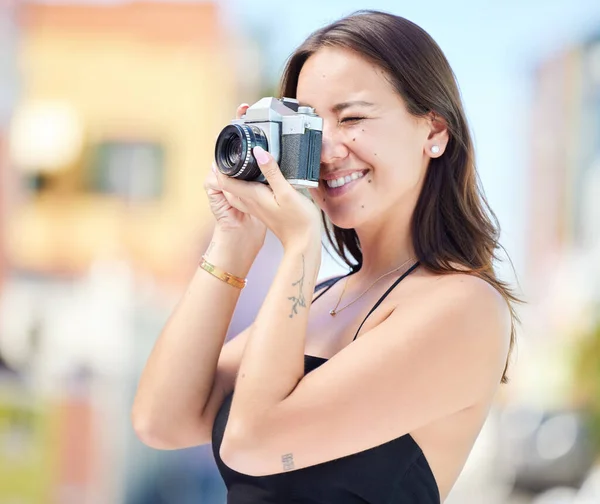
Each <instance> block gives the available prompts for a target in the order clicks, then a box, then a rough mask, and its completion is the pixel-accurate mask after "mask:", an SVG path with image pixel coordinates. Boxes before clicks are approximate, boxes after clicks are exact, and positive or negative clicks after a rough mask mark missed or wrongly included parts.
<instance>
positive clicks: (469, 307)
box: [415, 272, 510, 326]
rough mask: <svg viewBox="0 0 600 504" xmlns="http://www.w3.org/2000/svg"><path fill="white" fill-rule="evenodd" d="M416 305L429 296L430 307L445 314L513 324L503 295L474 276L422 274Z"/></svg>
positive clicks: (465, 274)
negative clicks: (446, 312) (455, 311)
mask: <svg viewBox="0 0 600 504" xmlns="http://www.w3.org/2000/svg"><path fill="white" fill-rule="evenodd" d="M421 277H422V278H421V282H420V285H419V287H418V289H417V290H418V292H417V294H418V295H417V299H416V300H415V301H416V302H422V301H423V300H424V299H423V298H422V297H421V296H423V297H427V298H428V302H429V303H430V306H432V307H436V308H438V309H440V310H442V312H445V311H449V310H459V311H461V312H463V313H464V312H467V313H469V314H471V315H472V316H474V317H477V316H485V317H486V318H488V320H490V317H491V320H493V321H495V322H497V323H499V324H500V325H501V326H504V325H505V324H506V323H507V322H508V323H509V325H510V310H509V307H508V304H507V302H506V300H505V299H504V297H503V296H502V294H501V293H500V292H499V291H498V289H496V288H495V287H494V286H493V285H491V284H490V283H489V282H487V281H486V280H484V279H483V278H481V277H479V276H477V275H474V274H471V273H448V274H443V275H440V274H434V273H430V272H425V273H423V274H422V275H421Z"/></svg>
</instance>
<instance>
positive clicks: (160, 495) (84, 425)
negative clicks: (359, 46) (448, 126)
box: [0, 0, 600, 504]
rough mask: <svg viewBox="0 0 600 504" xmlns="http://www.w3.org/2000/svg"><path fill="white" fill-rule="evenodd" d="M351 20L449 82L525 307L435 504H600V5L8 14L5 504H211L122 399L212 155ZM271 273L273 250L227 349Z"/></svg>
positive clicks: (192, 467) (189, 269) (0, 117)
mask: <svg viewBox="0 0 600 504" xmlns="http://www.w3.org/2000/svg"><path fill="white" fill-rule="evenodd" d="M361 8H376V9H381V10H387V11H390V12H393V13H395V14H399V15H402V16H404V17H407V18H409V19H411V20H412V21H415V22H416V23H418V24H419V25H421V26H422V27H423V28H425V29H426V30H427V31H428V32H429V33H430V34H431V35H432V36H433V37H434V38H435V39H436V40H437V42H438V43H439V44H440V46H441V47H442V49H443V50H444V52H445V53H446V55H447V57H448V59H449V60H450V63H451V65H452V66H453V68H454V71H455V73H456V76H457V78H458V81H459V84H460V87H461V91H462V94H463V98H464V102H465V107H466V111H467V115H468V118H469V120H470V123H471V127H472V130H473V133H474V138H475V145H476V149H477V155H478V167H479V172H480V177H481V180H482V183H483V186H484V189H485V191H486V194H487V196H488V199H489V201H490V203H491V206H492V207H493V208H494V210H495V211H496V213H497V215H498V217H499V219H500V223H501V225H502V242H503V244H504V245H505V247H506V250H507V251H508V254H509V256H510V258H511V259H512V262H513V264H514V271H516V275H515V273H514V272H513V268H512V267H511V264H510V262H509V261H508V260H504V261H502V262H500V263H499V264H498V269H499V271H500V273H501V275H502V276H503V278H505V279H506V280H509V281H511V282H516V281H517V279H518V282H519V290H520V293H521V295H522V296H523V297H524V298H525V299H526V301H527V304H526V305H524V306H523V307H522V308H520V314H521V318H522V320H523V323H522V325H521V326H520V328H519V337H518V346H517V350H516V352H515V357H514V359H513V365H512V370H511V373H510V375H511V383H510V384H509V385H508V386H504V387H502V390H501V392H500V393H499V395H498V399H497V401H496V405H495V407H494V408H493V411H492V412H491V414H490V417H489V421H488V422H487V424H486V426H485V428H484V430H483V431H482V433H481V435H480V437H479V439H478V441H477V444H476V446H475V448H474V450H473V452H472V455H471V457H470V459H469V461H468V463H467V465H466V467H465V470H464V472H463V474H462V476H461V479H460V480H459V482H458V483H457V485H456V487H455V489H454V491H453V493H452V495H451V496H450V498H449V499H448V500H447V502H449V503H451V504H476V503H477V504H479V503H481V504H504V503H507V504H508V503H510V504H524V503H531V504H591V503H600V1H599V0H505V1H503V2H492V1H491V0H489V1H486V0H462V1H453V2H447V1H442V0H430V1H428V2H395V1H391V0H389V1H384V0H379V1H375V0H372V1H370V2H368V3H364V2H357V1H354V0H345V1H341V0H339V1H330V2H322V1H316V0H303V1H301V2H289V3H284V2H275V1H260V0H253V1H252V2H250V1H242V0H228V1H225V0H222V1H214V2H210V1H202V2H201V1H186V2H183V1H162V2H161V1H139V2H137V1H136V2H131V1H130V2H126V1H119V0H110V1H109V0H104V1H101V0H94V1H92V0H78V1H76V0H73V1H26V0H21V1H19V0H0V504H71V503H73V504H75V503H76V504H88V503H89V504H91V503H94V504H96V503H97V504H188V503H196V504H200V503H210V504H212V503H219V504H220V503H224V502H225V488H224V485H223V483H222V480H221V479H220V476H219V475H218V473H217V471H216V467H215V465H214V460H213V457H212V453H211V450H210V447H209V446H202V447H197V448H193V449H188V450H180V451H174V452H161V451H156V450H153V449H150V448H148V447H145V446H144V445H142V444H141V442H140V441H139V440H138V439H137V438H136V437H135V435H134V432H133V430H132V427H131V423H130V417H129V415H130V407H131V403H132V399H133V395H134V392H135V388H136V386H137V379H138V377H139V374H140V372H141V369H142V366H143V365H144V363H145V360H146V358H147V356H148V354H149V352H150V349H151V347H152V345H153V343H154V341H155V340H156V338H157V337H158V335H159V333H160V331H161V329H162V326H163V324H164V323H165V321H166V319H167V317H168V315H169V313H170V311H171V309H172V308H173V307H174V305H175V303H176V302H177V300H178V298H179V296H180V295H181V294H182V293H183V291H184V289H185V287H186V284H187V282H188V280H189V279H190V278H191V276H192V274H193V272H194V271H195V268H196V265H197V262H198V259H199V257H200V255H201V253H202V252H203V251H204V247H205V246H206V243H207V240H208V238H209V236H210V233H211V218H210V214H209V210H208V204H207V202H206V199H205V195H204V191H203V189H202V183H203V180H204V178H205V176H206V173H207V171H208V170H209V169H210V164H211V160H212V155H213V146H214V140H215V137H216V135H217V134H218V132H219V131H220V129H221V128H222V127H223V126H224V125H225V124H226V123H227V122H229V121H230V120H231V119H232V118H233V115H234V114H235V109H236V107H237V105H238V104H239V103H242V102H247V103H253V102H254V101H256V100H257V99H259V98H260V97H262V96H270V95H273V94H274V93H276V89H277V82H278V78H279V75H280V73H281V71H282V69H283V66H284V62H285V59H286V58H287V56H288V55H289V54H290V53H291V52H292V51H293V49H294V48H295V47H296V46H297V45H298V44H299V43H300V42H301V41H302V40H303V39H304V37H306V36H307V35H308V34H309V33H310V32H312V31H313V30H314V29H317V28H318V27H320V26H322V25H324V24H326V23H328V22H330V21H332V20H334V19H336V18H339V17H341V16H343V15H346V14H349V13H351V12H353V11H355V10H357V9H361ZM279 254H281V250H280V248H279V246H278V243H277V242H276V240H275V239H274V238H273V237H272V236H268V238H267V241H266V244H265V248H264V250H263V251H262V252H261V254H260V255H259V258H258V260H257V262H256V264H255V266H254V267H253V270H252V272H251V274H250V282H249V286H248V288H247V289H245V290H244V291H243V294H242V297H241V302H240V304H239V308H238V310H237V311H236V314H235V317H234V320H233V321H232V325H231V328H230V334H229V336H231V335H234V334H236V333H237V332H239V331H240V330H241V329H242V328H244V327H245V326H246V325H247V324H248V323H249V321H250V320H252V317H253V316H254V314H255V313H256V310H257V309H258V307H259V306H260V303H261V300H262V298H263V297H264V295H265V293H266V289H267V287H268V285H269V282H270V280H271V279H272V278H273V276H274V274H275V268H276V266H277V260H276V258H277V257H278V255H279ZM274 258H275V260H274ZM342 271H343V268H342V266H341V265H340V264H339V263H338V262H336V261H335V260H334V259H333V258H330V257H328V256H327V255H325V256H324V261H323V266H322V272H321V273H322V275H321V276H322V277H324V276H326V275H330V274H333V273H337V272H342Z"/></svg>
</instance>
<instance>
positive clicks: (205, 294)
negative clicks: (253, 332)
mask: <svg viewBox="0 0 600 504" xmlns="http://www.w3.org/2000/svg"><path fill="white" fill-rule="evenodd" d="M257 253H258V249H257V248H256V247H249V246H248V240H245V239H244V237H243V236H242V235H240V234H236V233H227V232H220V231H215V234H214V235H213V238H212V240H211V245H210V247H209V249H208V251H207V254H206V256H207V259H208V260H209V261H211V262H213V263H214V264H217V265H218V266H219V267H220V268H222V269H224V270H226V271H229V272H231V273H233V274H234V275H237V276H240V277H245V276H246V275H247V274H248V271H249V269H250V266H251V265H252V263H253V262H254V259H255V257H256V255H257ZM239 295H240V290H239V289H236V288H234V287H232V286H230V285H227V284H226V283H224V282H222V281H221V280H219V279H217V278H215V277H213V276H212V275H210V274H209V273H208V272H206V271H203V270H201V269H200V268H198V270H197V271H196V273H195V275H194V277H193V279H192V281H191V282H190V284H189V287H188V289H187V290H186V292H185V294H184V296H183V298H182V299H181V300H180V301H179V303H178V305H177V306H176V308H175V310H174V312H173V313H172V315H171V317H170V318H169V320H168V321H167V323H166V325H165V327H164V329H163V330H162V332H161V334H160V337H159V339H158V340H157V342H156V344H155V346H154V349H153V350H152V353H151V354H150V357H149V359H148V361H147V364H146V366H145V368H144V370H143V372H142V375H141V379H140V382H139V385H138V390H137V393H136V396H135V400H134V404H133V408H132V412H131V416H132V422H133V425H134V429H135V431H136V433H137V435H138V436H139V438H140V439H141V440H142V441H143V442H144V443H146V444H148V445H150V446H152V447H154V448H160V449H169V448H180V447H183V446H191V445H193V444H199V443H198V442H196V441H198V440H204V439H205V438H206V435H207V432H208V433H210V428H211V425H212V422H206V421H205V419H204V418H203V413H204V409H205V406H206V404H207V402H208V400H209V397H211V392H218V391H214V390H213V389H214V386H215V372H216V369H217V362H218V360H219V355H220V354H221V349H222V347H223V341H224V339H225V335H226V333H227V329H228V327H229V324H230V322H231V317H232V315H233V311H234V308H235V306H236V303H237V300H238V298H239ZM231 343H233V342H230V343H228V345H230V344H231ZM234 346H235V347H237V346H239V345H234ZM235 350H236V352H237V351H238V350H239V349H237V348H236V349H235ZM213 397H214V395H213ZM212 409H214V408H211V410H212Z"/></svg>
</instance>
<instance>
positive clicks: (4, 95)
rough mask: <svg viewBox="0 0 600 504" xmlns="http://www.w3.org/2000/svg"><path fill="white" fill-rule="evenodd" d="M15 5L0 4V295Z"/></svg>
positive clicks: (13, 78)
mask: <svg viewBox="0 0 600 504" xmlns="http://www.w3.org/2000/svg"><path fill="white" fill-rule="evenodd" d="M17 6H18V4H17V1H16V0H12V1H4V2H0V294H1V292H2V283H3V280H4V278H5V276H6V245H5V244H6V233H5V230H6V213H7V211H8V197H9V170H8V131H9V122H10V118H11V115H12V111H13V107H14V103H15V101H16V96H17V58H16V55H17V40H18V39H17V33H18V32H17V27H18V23H17Z"/></svg>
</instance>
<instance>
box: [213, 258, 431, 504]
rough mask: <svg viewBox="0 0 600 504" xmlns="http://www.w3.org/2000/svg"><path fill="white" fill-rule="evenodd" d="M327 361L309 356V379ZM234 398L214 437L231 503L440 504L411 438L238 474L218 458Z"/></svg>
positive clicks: (222, 411) (326, 285)
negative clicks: (274, 470)
mask: <svg viewBox="0 0 600 504" xmlns="http://www.w3.org/2000/svg"><path fill="white" fill-rule="evenodd" d="M418 265H419V263H418V262H417V263H416V264H414V265H413V266H412V267H411V268H410V269H409V270H408V271H407V272H406V273H404V274H403V275H402V276H401V277H400V278H399V279H398V280H396V281H395V282H394V284H393V285H392V286H391V287H390V288H389V289H388V290H387V291H386V292H385V294H383V296H381V297H380V298H379V300H378V301H377V303H375V305H374V306H373V308H371V310H370V311H369V313H368V314H367V316H366V317H365V319H364V320H363V321H362V323H361V324H360V327H359V328H358V331H356V335H355V336H354V339H353V341H354V340H355V339H356V337H357V336H358V333H359V332H360V329H361V328H362V326H363V324H364V323H365V321H366V320H367V318H368V317H369V315H371V313H373V311H375V309H377V307H378V306H379V305H380V304H381V303H382V302H383V300H384V299H385V298H386V297H387V295H388V294H389V293H390V292H391V291H392V290H393V289H394V287H396V285H398V284H399V283H400V282H401V281H402V280H403V279H404V278H405V277H406V276H407V275H409V274H410V273H411V272H412V271H414V270H415V269H416V268H417V266H418ZM350 274H351V273H350ZM345 276H347V275H344V276H341V277H337V278H333V279H331V280H328V281H326V282H323V283H321V284H319V285H317V286H316V288H315V291H318V290H319V289H323V288H325V290H324V291H323V292H321V293H320V294H319V295H318V296H317V297H316V298H315V299H314V300H313V302H314V301H316V300H317V299H319V298H320V297H321V296H322V295H323V294H325V292H327V291H328V290H329V289H330V288H331V287H332V286H333V285H334V284H335V283H336V282H337V281H339V280H340V279H342V278H344V277H345ZM327 360H328V359H325V358H323V357H316V356H312V355H305V356H304V369H305V375H306V374H308V373H310V372H311V371H313V370H314V369H316V368H317V367H319V366H320V365H321V364H323V363H324V362H326V361H327ZM232 398H233V393H231V394H229V395H228V396H227V397H226V398H225V399H224V401H223V404H222V405H221V408H220V409H219V411H218V413H217V415H216V418H215V421H214V425H213V432H212V449H213V455H214V457H215V461H216V464H217V468H218V469H219V472H220V473H221V476H222V477H223V481H224V482H225V485H226V487H227V504H396V503H397V504H400V503H401V504H413V503H414V504H417V503H418V504H440V494H439V491H438V487H437V483H436V480H435V478H434V476H433V473H432V471H431V468H430V467H429V464H428V463H427V460H426V459H425V456H424V454H423V451H422V450H421V448H420V447H419V445H418V444H417V443H416V441H415V440H414V439H413V438H412V437H411V435H410V434H405V435H404V436H401V437H399V438H396V439H393V440H391V441H388V442H386V443H383V444H381V445H379V446H376V447H373V448H369V449H367V450H364V451H361V452H358V453H354V454H351V455H347V456H345V457H342V458H338V459H335V460H331V461H328V462H324V463H320V464H316V465H313V466H309V467H304V468H301V469H296V470H293V471H287V472H283V473H278V474H272V475H267V476H258V477H256V476H249V475H247V474H242V473H239V472H237V471H234V470H233V469H231V468H230V467H228V466H226V465H225V464H224V463H223V461H222V460H221V457H220V456H219V449H220V447H221V443H222V441H223V434H224V432H225V426H226V424H227V419H228V417H229V410H230V408H231V400H232Z"/></svg>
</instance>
